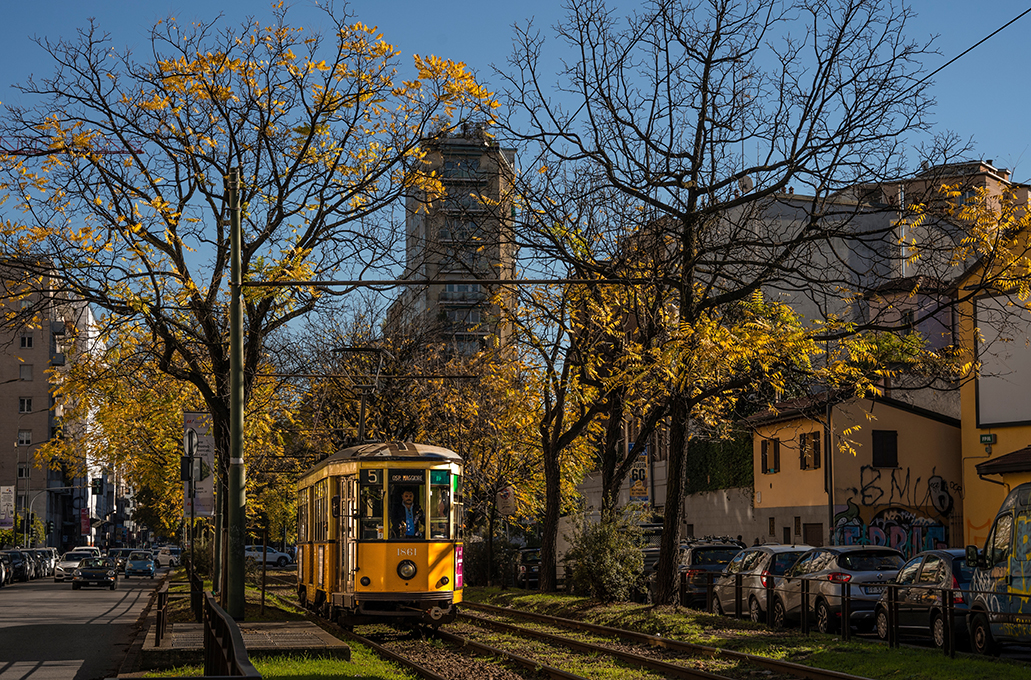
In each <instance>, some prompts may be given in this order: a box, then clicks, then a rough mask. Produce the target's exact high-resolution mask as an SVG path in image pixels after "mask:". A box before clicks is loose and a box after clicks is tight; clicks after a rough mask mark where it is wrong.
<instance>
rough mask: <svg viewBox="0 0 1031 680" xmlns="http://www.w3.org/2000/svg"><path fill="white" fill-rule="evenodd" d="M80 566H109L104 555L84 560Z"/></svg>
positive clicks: (97, 567) (92, 567)
mask: <svg viewBox="0 0 1031 680" xmlns="http://www.w3.org/2000/svg"><path fill="white" fill-rule="evenodd" d="M80 566H83V567H85V568H86V569H103V568H104V567H106V566H107V560H105V559H104V558H103V557H93V558H91V559H87V560H83V562H82V564H81V565H80Z"/></svg>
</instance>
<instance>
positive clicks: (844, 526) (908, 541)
mask: <svg viewBox="0 0 1031 680" xmlns="http://www.w3.org/2000/svg"><path fill="white" fill-rule="evenodd" d="M934 472H935V471H934V470H932V475H931V476H930V477H929V478H928V479H927V481H926V482H923V481H922V480H921V478H920V477H916V478H914V477H913V476H912V474H911V472H910V469H909V468H904V469H903V468H890V469H889V468H875V467H872V466H869V465H865V466H863V467H862V468H861V469H860V484H859V487H858V488H855V487H854V488H851V489H848V491H849V492H851V494H852V495H851V496H850V497H849V498H848V499H847V500H846V504H845V506H839V508H840V512H838V513H837V514H836V515H835V517H834V540H835V543H837V544H838V545H885V546H889V547H891V548H895V549H896V550H900V551H901V552H902V553H903V554H905V555H906V556H907V557H909V556H912V555H915V554H916V553H918V552H920V551H921V550H930V549H933V548H945V547H948V545H949V527H948V518H949V515H951V513H952V511H953V508H954V506H955V501H954V500H953V496H952V494H953V493H957V494H958V493H960V492H961V491H962V489H961V488H960V487H959V485H957V484H950V483H949V482H947V481H946V480H945V479H944V478H942V477H941V476H940V475H938V474H934Z"/></svg>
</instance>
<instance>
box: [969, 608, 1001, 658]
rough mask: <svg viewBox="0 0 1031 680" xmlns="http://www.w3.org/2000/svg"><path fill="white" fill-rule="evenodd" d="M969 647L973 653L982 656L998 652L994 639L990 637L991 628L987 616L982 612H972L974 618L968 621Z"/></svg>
mask: <svg viewBox="0 0 1031 680" xmlns="http://www.w3.org/2000/svg"><path fill="white" fill-rule="evenodd" d="M970 648H971V649H972V650H973V651H974V653H975V654H982V655H984V656H989V655H991V656H994V655H996V654H998V651H997V649H996V647H995V640H994V639H993V638H992V628H991V626H990V625H989V624H988V617H987V616H986V615H984V614H981V613H979V614H974V618H973V619H972V620H971V622H970Z"/></svg>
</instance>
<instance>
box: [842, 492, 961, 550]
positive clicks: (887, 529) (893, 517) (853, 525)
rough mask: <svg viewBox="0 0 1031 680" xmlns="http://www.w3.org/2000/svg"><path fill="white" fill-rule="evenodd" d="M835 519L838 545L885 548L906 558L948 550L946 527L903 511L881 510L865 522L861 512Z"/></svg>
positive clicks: (903, 509)
mask: <svg viewBox="0 0 1031 680" xmlns="http://www.w3.org/2000/svg"><path fill="white" fill-rule="evenodd" d="M852 505H853V506H854V504H852ZM856 509H857V510H858V508H856ZM835 519H836V520H837V521H836V524H835V526H834V538H835V543H837V544H838V545H885V546H888V547H891V548H895V549H896V550H899V551H901V552H902V553H903V554H904V555H906V556H907V557H909V556H912V555H915V554H916V553H918V552H920V551H921V550H931V549H933V548H947V547H948V544H949V543H948V540H949V533H948V527H946V526H945V525H944V524H942V523H941V522H939V521H937V520H935V519H931V518H929V517H921V516H919V515H917V514H915V513H913V512H912V511H910V510H907V509H905V508H887V509H884V510H881V511H880V512H878V513H877V514H875V515H874V516H873V517H871V518H869V520H868V521H864V519H863V517H862V513H858V512H857V513H850V512H848V510H845V511H843V512H841V513H839V514H838V515H837V516H836V518H835Z"/></svg>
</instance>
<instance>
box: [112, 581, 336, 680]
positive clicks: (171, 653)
mask: <svg viewBox="0 0 1031 680" xmlns="http://www.w3.org/2000/svg"><path fill="white" fill-rule="evenodd" d="M166 578H167V575H166ZM156 592H157V590H156V589H155V591H154V593H153V594H152V597H151V602H150V604H148V605H147V607H146V608H145V609H144V611H143V613H142V615H141V616H140V620H139V621H138V623H137V625H138V626H139V633H138V634H137V635H136V639H135V640H134V642H133V643H132V645H131V647H130V649H129V651H128V653H127V654H126V658H125V660H124V662H123V664H122V670H121V672H120V673H119V674H118V677H119V678H134V677H142V676H143V674H144V673H145V672H146V671H150V670H155V669H161V668H172V667H175V666H183V665H203V664H204V625H203V624H200V623H173V624H169V625H168V627H167V629H166V631H165V635H164V638H163V639H162V640H161V644H160V645H155V644H154V642H155V641H154V638H155V632H156V626H155V623H156V612H155V611H154V607H153V605H154V604H155V602H156ZM177 599H178V598H177ZM238 626H239V628H240V634H241V636H242V637H243V641H244V646H245V647H246V648H247V656H248V657H249V658H251V659H254V658H258V657H261V656H263V655H272V654H275V655H286V654H298V655H301V654H305V655H308V656H320V657H330V658H337V659H343V660H346V661H349V660H350V659H351V648H350V647H348V646H347V644H346V643H345V642H343V641H341V640H339V639H338V638H336V637H334V636H333V635H331V634H330V633H327V632H326V631H324V630H322V628H320V627H319V626H318V625H316V624H314V623H312V622H310V621H254V622H248V621H244V622H241V623H239V624H238Z"/></svg>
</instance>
